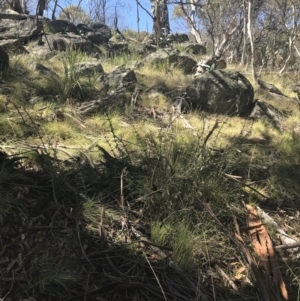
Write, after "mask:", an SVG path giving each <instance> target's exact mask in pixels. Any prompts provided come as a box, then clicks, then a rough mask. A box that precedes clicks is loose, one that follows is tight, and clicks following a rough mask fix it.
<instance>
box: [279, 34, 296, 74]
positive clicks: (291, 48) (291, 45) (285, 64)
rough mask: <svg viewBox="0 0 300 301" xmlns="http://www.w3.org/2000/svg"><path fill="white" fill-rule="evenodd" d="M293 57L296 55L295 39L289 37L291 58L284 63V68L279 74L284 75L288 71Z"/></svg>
mask: <svg viewBox="0 0 300 301" xmlns="http://www.w3.org/2000/svg"><path fill="white" fill-rule="evenodd" d="M293 55H294V37H292V36H289V56H288V57H287V59H286V61H285V62H284V66H283V67H282V69H281V70H280V71H279V74H282V73H283V72H284V71H286V69H287V67H288V66H289V63H290V61H291V59H292V57H293Z"/></svg>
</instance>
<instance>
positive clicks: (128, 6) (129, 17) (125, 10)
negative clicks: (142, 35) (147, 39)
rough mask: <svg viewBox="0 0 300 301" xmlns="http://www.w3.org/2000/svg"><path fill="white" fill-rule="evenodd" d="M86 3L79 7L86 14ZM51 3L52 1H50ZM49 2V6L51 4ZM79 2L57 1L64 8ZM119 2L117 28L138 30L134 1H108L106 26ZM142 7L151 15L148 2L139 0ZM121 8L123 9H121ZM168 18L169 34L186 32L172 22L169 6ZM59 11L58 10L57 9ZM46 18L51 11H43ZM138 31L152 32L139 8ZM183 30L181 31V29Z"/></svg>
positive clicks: (149, 21) (111, 19)
mask: <svg viewBox="0 0 300 301" xmlns="http://www.w3.org/2000/svg"><path fill="white" fill-rule="evenodd" d="M88 1H90V0H82V1H81V7H82V8H83V9H84V10H86V11H87V12H88ZM52 2H53V1H52ZM52 2H50V5H51V3H52ZM78 2H79V0H59V4H60V5H61V6H62V7H66V6H68V5H70V4H73V5H78ZM116 2H119V4H120V5H119V6H117V13H118V16H119V17H118V27H119V29H120V30H121V31H122V30H125V29H133V30H136V31H137V30H138V24H137V5H136V1H135V0H108V10H107V16H108V18H107V19H108V22H107V23H108V24H107V25H109V26H110V27H112V25H113V16H114V15H115V8H114V7H115V3H116ZM139 2H140V3H141V4H142V6H143V7H144V8H145V9H147V10H148V11H149V12H150V13H151V3H150V0H139ZM122 6H123V7H122ZM168 8H169V18H170V26H171V32H186V29H185V28H183V27H182V25H180V24H179V23H178V22H177V21H172V20H171V19H172V6H169V7H168ZM58 10H59V9H58ZM45 16H46V17H51V10H49V11H48V12H47V11H45ZM139 16H140V22H139V30H140V31H147V32H149V33H150V32H152V28H153V21H152V19H151V17H150V16H149V15H148V14H147V13H146V12H145V11H144V10H143V9H142V8H141V7H139ZM182 28H183V29H182Z"/></svg>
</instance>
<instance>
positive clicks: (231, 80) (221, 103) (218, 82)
mask: <svg viewBox="0 0 300 301" xmlns="http://www.w3.org/2000/svg"><path fill="white" fill-rule="evenodd" d="M186 93H187V96H188V97H189V99H190V105H191V107H192V108H198V109H201V110H205V111H208V112H210V113H216V114H224V115H226V114H228V115H239V116H248V115H249V114H250V113H251V111H252V109H253V107H254V89H253V87H252V85H251V83H250V82H249V81H248V80H247V78H246V77H245V76H243V75H242V74H241V73H239V72H232V71H227V70H214V71H209V72H206V73H203V74H202V75H200V76H199V77H197V78H195V79H194V80H193V82H192V83H191V84H190V85H189V86H188V87H187V89H186Z"/></svg>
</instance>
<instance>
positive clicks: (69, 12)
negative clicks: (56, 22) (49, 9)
mask: <svg viewBox="0 0 300 301" xmlns="http://www.w3.org/2000/svg"><path fill="white" fill-rule="evenodd" d="M58 17H59V19H62V20H68V21H70V22H72V23H74V24H79V23H88V22H89V21H90V16H89V15H88V14H87V13H86V12H85V11H84V10H83V9H82V8H81V7H80V6H78V5H69V6H67V7H64V9H63V10H61V12H60V13H59V16H58Z"/></svg>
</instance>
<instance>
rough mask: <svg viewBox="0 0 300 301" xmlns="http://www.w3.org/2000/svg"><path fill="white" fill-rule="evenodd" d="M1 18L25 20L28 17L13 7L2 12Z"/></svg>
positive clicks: (0, 13)
mask: <svg viewBox="0 0 300 301" xmlns="http://www.w3.org/2000/svg"><path fill="white" fill-rule="evenodd" d="M0 19H10V20H25V19H27V15H24V14H19V13H17V12H16V11H14V10H12V9H5V10H4V11H2V12H0Z"/></svg>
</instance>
